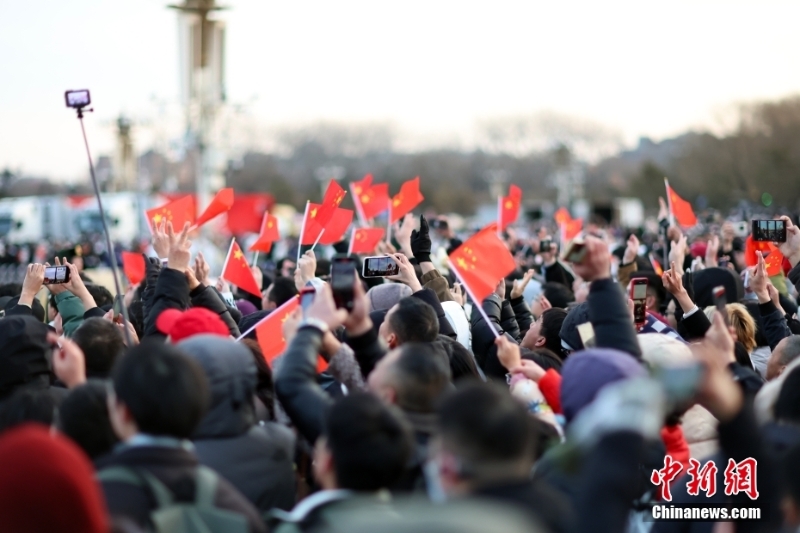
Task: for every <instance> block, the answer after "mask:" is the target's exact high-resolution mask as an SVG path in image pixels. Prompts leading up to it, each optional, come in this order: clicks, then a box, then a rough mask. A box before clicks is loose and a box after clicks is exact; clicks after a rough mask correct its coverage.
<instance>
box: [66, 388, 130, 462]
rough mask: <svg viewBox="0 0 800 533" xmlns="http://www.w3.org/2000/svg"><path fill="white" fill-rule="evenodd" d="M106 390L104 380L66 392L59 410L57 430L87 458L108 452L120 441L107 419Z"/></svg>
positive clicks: (95, 457)
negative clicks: (66, 394) (67, 393)
mask: <svg viewBox="0 0 800 533" xmlns="http://www.w3.org/2000/svg"><path fill="white" fill-rule="evenodd" d="M107 390H108V389H107V387H106V384H105V382H103V381H98V380H90V381H87V382H86V383H84V384H83V385H81V386H80V387H77V388H75V389H72V390H71V391H70V392H69V395H68V396H67V397H66V398H65V399H64V401H63V402H62V403H61V407H60V408H59V411H58V426H59V429H60V430H61V431H62V433H64V434H65V435H66V436H67V437H69V438H71V439H72V440H73V441H75V444H77V445H78V446H80V447H81V449H82V450H83V451H84V452H86V455H88V456H89V458H90V459H97V458H98V457H100V456H103V455H105V454H107V453H109V452H110V451H111V449H112V448H113V447H114V445H116V444H117V442H119V439H118V438H117V436H116V435H115V434H114V428H113V427H111V420H110V419H109V418H108V404H107V403H106V396H107Z"/></svg>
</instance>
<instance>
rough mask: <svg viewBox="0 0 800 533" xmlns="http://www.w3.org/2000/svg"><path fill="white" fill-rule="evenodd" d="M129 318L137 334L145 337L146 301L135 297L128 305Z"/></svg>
mask: <svg viewBox="0 0 800 533" xmlns="http://www.w3.org/2000/svg"><path fill="white" fill-rule="evenodd" d="M128 320H130V322H131V325H132V326H133V329H134V330H135V331H136V336H137V337H139V338H140V339H141V338H142V337H144V303H143V302H142V301H141V300H136V299H134V300H133V301H132V302H131V305H129V306H128Z"/></svg>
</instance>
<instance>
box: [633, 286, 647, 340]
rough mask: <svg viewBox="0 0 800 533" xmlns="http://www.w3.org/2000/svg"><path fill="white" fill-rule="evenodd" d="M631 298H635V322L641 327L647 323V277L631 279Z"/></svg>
mask: <svg viewBox="0 0 800 533" xmlns="http://www.w3.org/2000/svg"><path fill="white" fill-rule="evenodd" d="M630 298H631V300H633V323H634V324H636V327H637V328H641V327H642V326H644V325H645V324H646V323H647V278H633V279H632V280H631V294H630Z"/></svg>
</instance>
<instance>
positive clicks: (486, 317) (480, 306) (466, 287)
mask: <svg viewBox="0 0 800 533" xmlns="http://www.w3.org/2000/svg"><path fill="white" fill-rule="evenodd" d="M447 265H448V266H449V267H450V270H452V271H453V272H454V273H455V275H456V277H457V278H458V279H459V281H461V286H462V287H464V290H465V291H467V294H468V295H469V297H470V298H471V299H472V303H473V308H475V307H477V308H478V312H479V313H480V314H481V316H482V317H483V319H484V320H485V321H486V325H487V326H489V329H491V330H492V333H494V338H495V339H499V338H500V334H499V333H498V332H497V330H496V329H494V324H492V322H491V320H489V315H487V314H486V311H484V310H483V302H480V301H478V299H477V298H475V294H473V292H472V289H470V288H469V285H468V284H466V283H465V282H464V278H463V277H462V276H461V272H459V271H458V269H457V268H456V267H455V265H453V262H452V261H450V258H449V257H448V258H447Z"/></svg>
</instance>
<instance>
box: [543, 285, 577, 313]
mask: <svg viewBox="0 0 800 533" xmlns="http://www.w3.org/2000/svg"><path fill="white" fill-rule="evenodd" d="M542 292H543V293H544V297H545V298H547V300H548V301H549V302H550V304H551V305H552V306H553V307H555V308H558V309H566V308H567V305H569V303H570V302H574V301H575V295H574V294H572V289H570V288H569V287H567V286H566V285H564V284H563V283H557V282H555V281H548V282H547V283H545V284H544V285H542Z"/></svg>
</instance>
